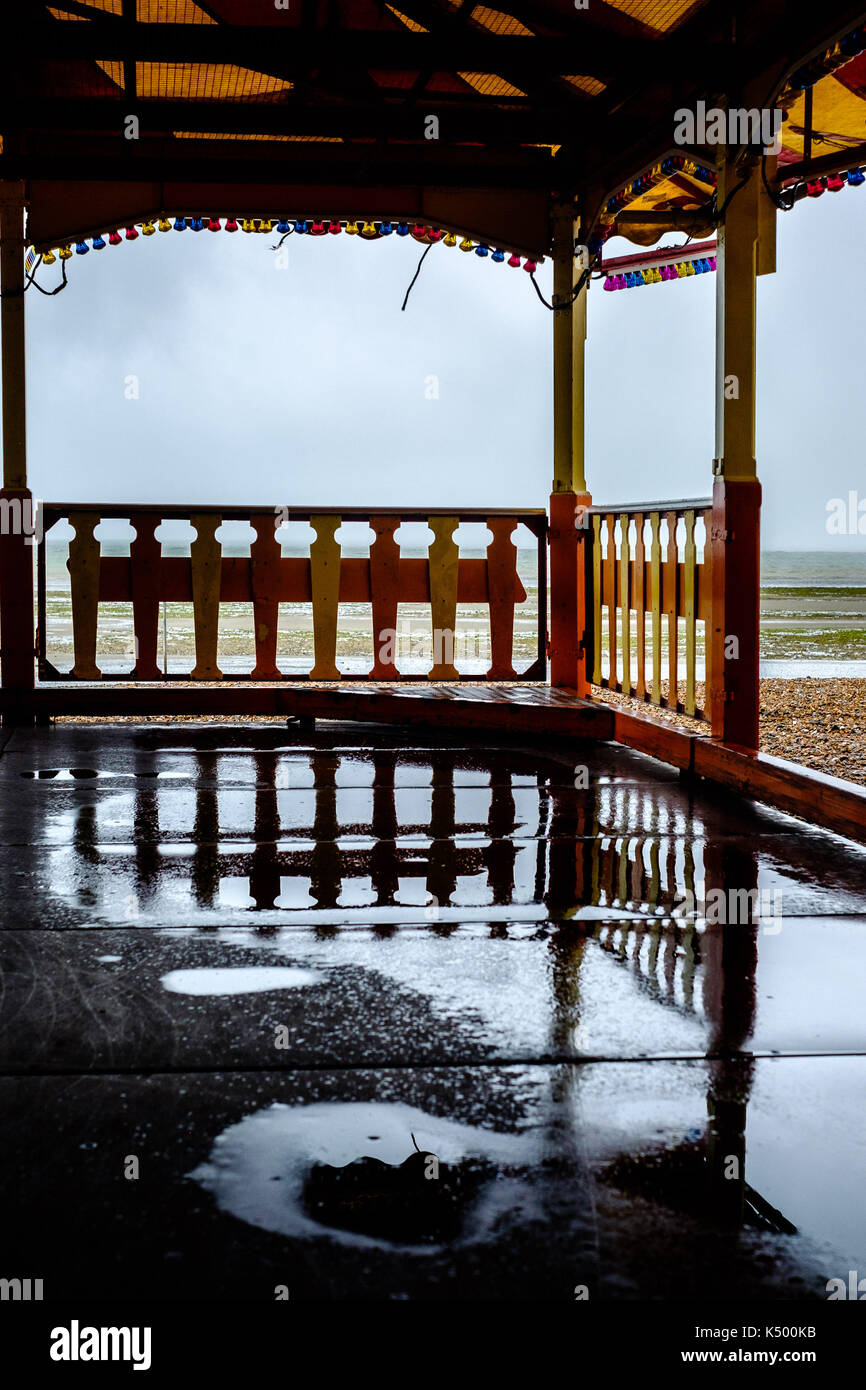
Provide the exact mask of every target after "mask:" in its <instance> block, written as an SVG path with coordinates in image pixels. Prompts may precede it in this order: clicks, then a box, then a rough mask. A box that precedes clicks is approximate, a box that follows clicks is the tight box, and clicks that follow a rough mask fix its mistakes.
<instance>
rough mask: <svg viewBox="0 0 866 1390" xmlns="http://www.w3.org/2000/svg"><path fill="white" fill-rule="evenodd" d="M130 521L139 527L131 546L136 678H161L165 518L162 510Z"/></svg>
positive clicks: (137, 514)
mask: <svg viewBox="0 0 866 1390" xmlns="http://www.w3.org/2000/svg"><path fill="white" fill-rule="evenodd" d="M130 520H131V525H132V527H133V529H134V530H135V539H134V540H133V541H132V543H131V545H130V547H129V578H130V587H131V589H132V626H133V631H134V633H135V662H134V664H133V672H132V673H133V675H134V676H135V678H136V680H157V679H158V678H159V676H161V675H162V671H161V670H160V667H159V664H158V662H157V644H158V640H159V601H160V572H161V571H160V559H161V557H162V544H161V542H160V541H159V540H158V539H157V536H156V534H155V533H156V528H157V527H158V526H159V524H160V522H161V520H162V518H161V517H160V515H159V513H158V512H135V513H134V514H133V516H132V517H131V519H130Z"/></svg>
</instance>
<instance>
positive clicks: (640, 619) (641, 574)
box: [634, 512, 646, 700]
mask: <svg viewBox="0 0 866 1390" xmlns="http://www.w3.org/2000/svg"><path fill="white" fill-rule="evenodd" d="M634 521H635V546H634V607H635V613H636V615H637V685H636V687H635V692H634V693H635V695H636V696H637V698H638V699H639V700H643V699H644V698H645V697H646V545H645V541H644V522H645V518H644V514H643V512H638V513H637V514H636V516H635V519H634Z"/></svg>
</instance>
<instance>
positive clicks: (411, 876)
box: [45, 749, 712, 930]
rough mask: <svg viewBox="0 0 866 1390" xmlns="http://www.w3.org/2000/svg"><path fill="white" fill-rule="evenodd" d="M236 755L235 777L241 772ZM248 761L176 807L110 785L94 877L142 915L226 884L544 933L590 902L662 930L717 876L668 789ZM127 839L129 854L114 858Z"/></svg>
mask: <svg viewBox="0 0 866 1390" xmlns="http://www.w3.org/2000/svg"><path fill="white" fill-rule="evenodd" d="M237 756H240V757H241V758H242V763H243V764H245V765H246V767H245V771H244V772H243V773H242V774H241V775H237V774H234V773H233V771H232V767H233V764H234V763H235V759H236V757H237ZM252 756H253V760H254V762H253V765H252V766H250V765H249V762H248V759H247V757H246V756H244V755H234V754H232V755H228V754H226V753H216V752H205V751H201V752H197V753H196V754H195V755H194V764H193V768H192V769H191V771H192V773H193V775H192V779H191V780H187V774H178V781H176V782H174V783H173V784H172V790H171V793H170V796H165V795H163V796H161V795H158V794H157V792H156V790H155V789H154V786H153V783H152V778H151V776H150V775H148V776H146V777H145V779H144V781H143V782H138V779H137V777H136V775H135V773H134V772H133V773H130V774H124V775H121V774H116V775H115V776H113V777H112V779H111V785H112V789H113V791H114V792H115V793H116V794H115V795H113V796H112V798H111V801H110V807H109V806H108V804H106V809H105V814H106V815H108V816H109V817H110V822H111V826H110V828H109V827H107V826H105V827H104V826H102V825H101V816H102V814H103V812H102V809H101V807H100V806H97V808H96V811H95V814H94V808H92V807H87V808H84V810H83V812H82V814H81V816H80V818H79V819H78V821H77V824H76V833H75V846H76V853H77V855H78V856H79V857H80V858H81V859H82V860H83V864H82V873H83V874H84V873H86V870H85V868H84V865H87V864H89V865H94V866H96V865H101V866H103V868H104V867H105V866H107V865H111V867H112V891H116V892H118V893H120V894H121V895H122V896H123V898H124V902H126V903H127V904H131V905H132V915H133V916H135V915H137V913H138V911H139V910H140V909H141V908H142V907H143V906H144V904H145V902H147V901H148V900H149V899H153V897H154V894H155V895H156V898H157V899H158V898H159V895H160V893H161V892H162V891H163V890H165V892H166V898H165V903H164V906H165V908H166V910H167V909H168V905H169V903H171V904H172V906H173V907H176V906H177V903H178V901H179V900H181V899H183V897H184V896H185V894H189V896H190V902H189V905H190V907H192V906H193V904H197V905H198V906H199V907H203V908H214V907H216V906H217V905H218V904H219V903H221V902H222V903H223V904H224V905H226V906H231V905H232V903H231V900H230V899H229V900H228V901H227V900H226V897H225V887H224V885H228V884H232V885H233V887H232V888H231V890H230V892H234V891H235V890H236V889H237V890H238V891H240V890H241V888H242V890H243V891H242V893H241V896H242V899H243V904H242V905H244V906H249V907H253V906H254V907H255V908H258V909H259V910H266V911H274V910H276V911H277V912H280V913H284V914H285V915H286V916H289V917H290V916H291V914H292V912H293V911H295V910H297V909H301V910H307V909H310V910H312V911H314V912H315V911H321V910H331V909H335V908H338V907H340V908H342V909H344V910H346V911H347V912H348V914H349V916H350V917H353V916H360V917H363V916H364V915H365V914H367V913H369V911H370V910H371V909H374V908H388V909H400V910H401V912H403V913H404V914H405V913H407V912H408V914H409V917H411V916H412V915H415V916H417V915H418V914H419V913H423V912H424V909H425V908H427V907H428V906H429V905H430V904H435V906H436V908H437V916H436V920H439V919H440V917H441V920H450V921H452V922H454V923H459V921H460V920H461V913H462V912H463V911H465V909H466V908H473V909H476V908H485V907H486V908H488V909H494V908H496V907H499V908H500V909H505V910H508V911H511V912H514V913H515V914H516V916H517V918H518V919H519V918H520V916H521V911H520V909H521V906H522V905H529V904H531V905H534V906H535V907H536V908H537V909H538V911H534V912H530V916H531V917H532V919H533V920H544V919H545V918H548V919H550V920H553V921H568V920H570V919H571V918H573V916H574V912H575V909H576V908H580V907H581V906H593V907H599V908H602V909H605V908H610V909H611V910H612V916H618V915H619V914H620V913H621V912H622V911H627V912H629V913H630V915H632V916H633V917H640V918H644V919H647V925H648V929H652V930H654V927H653V926H652V924H653V923H656V924H657V923H658V922H659V921H660V920H667V921H670V920H671V919H672V917H673V915H674V913H675V910H676V908H677V905H678V903H682V900H683V898H684V896H685V895H686V894H692V895H694V894H695V891H696V885H697V884H698V883H699V882H700V881H701V880H702V879H703V878H704V876H705V874H706V868H705V863H704V858H705V851H704V848H703V841H702V839H701V834H702V829H703V827H702V825H701V823H700V820H699V818H697V817H690V818H689V823H688V826H686V824H685V823H684V822H683V821H682V820H680V819H678V818H676V817H673V816H666V815H665V810H666V807H667V804H668V792H667V788H666V787H663V788H660V789H655V788H630V789H629V792H630V795H629V796H628V797H627V798H626V799H625V800H621V799H618V798H616V797H614V796H612V795H611V789H610V788H608V787H606V786H602V787H600V788H598V789H597V790H596V791H595V792H594V793H592V794H588V793H587V792H586V791H583V790H580V789H578V788H575V787H573V786H571V785H569V784H568V783H557V782H551V781H549V780H548V778H547V777H545V775H544V774H542V773H540V772H539V773H533V772H531V771H530V768H531V765H532V760H527V761H526V762H525V763H521V762H519V761H518V762H517V768H518V771H517V772H516V773H512V772H511V771H510V770H509V771H506V770H504V769H503V768H502V767H500V766H497V765H496V764H495V763H491V764H489V765H488V766H487V767H486V768H485V760H484V757H483V755H480V754H479V753H478V752H476V753H474V754H473V755H471V756H469V755H461V754H451V755H450V756H449V758H448V759H447V760H446V759H445V758H444V757H442V756H440V758H439V759H438V760H437V762H436V763H435V764H433V763H431V762H430V761H429V760H425V758H424V756H423V755H422V754H420V753H419V754H417V755H415V756H414V757H410V756H407V754H406V753H398V752H396V751H395V750H388V749H377V750H376V751H375V752H374V753H373V754H372V755H371V757H370V759H369V762H368V766H369V776H370V781H369V783H367V784H365V785H359V784H358V783H357V782H354V783H350V784H349V785H346V784H344V782H343V778H342V768H343V767H344V766H345V761H344V759H343V758H342V757H341V756H340V755H339V754H334V755H327V756H326V755H324V754H323V753H321V752H319V753H317V754H315V755H312V756H311V757H309V759H308V758H307V757H306V756H304V755H293V756H292V757H291V758H290V759H288V760H287V759H286V757H285V755H283V754H281V753H277V752H267V751H257V752H255V753H254V754H253V755H252ZM517 756H518V755H516V754H515V755H514V757H513V758H512V760H511V762H512V763H514V762H515V760H516V758H517ZM348 762H349V764H350V765H351V760H348ZM407 766H409V767H411V768H412V769H413V775H412V777H411V778H410V780H409V781H408V783H407V782H406V781H405V780H404V779H405V774H406V769H407ZM398 769H399V770H400V773H401V775H400V776H398V775H397V774H398ZM239 770H240V769H239ZM467 777H468V778H469V779H470V780H469V781H468V782H467V781H466V780H464V779H466V778H467ZM488 779H489V780H488ZM50 785H51V784H50V783H46V784H45V793H46V795H50V794H51V792H50ZM161 816H164V817H165V823H164V824H161V823H160V820H161ZM124 824H125V826H126V829H125V830H123V827H124ZM179 827H188V828H187V829H186V830H183V829H179ZM118 830H121V832H122V834H123V836H124V839H123V841H122V843H123V844H126V843H134V844H135V855H134V857H133V856H128V855H127V854H126V853H125V852H124V853H123V854H118V853H117V852H116V851H115V850H114V848H113V847H112V840H113V837H114V836H116V834H117V833H118ZM686 830H688V832H689V836H688V837H687V838H685V839H684V838H683V836H684V831H686ZM693 836H694V837H697V838H694V839H693V838H691V837H693ZM165 841H170V842H171V843H172V845H173V846H174V847H175V848H174V851H173V852H172V853H170V854H166V853H164V852H163V844H164V842H165ZM251 841H252V843H251ZM709 877H712V875H711V874H710V875H709ZM247 885H248V886H247ZM235 905H237V903H236V902H235ZM154 907H155V909H156V910H159V903H158V901H154ZM120 911H121V913H123V912H124V911H125V908H124V907H121V908H120ZM502 915H503V914H502V912H500V914H499V917H500V918H501V917H502ZM404 920H406V918H404Z"/></svg>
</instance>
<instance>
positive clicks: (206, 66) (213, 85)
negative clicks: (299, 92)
mask: <svg viewBox="0 0 866 1390" xmlns="http://www.w3.org/2000/svg"><path fill="white" fill-rule="evenodd" d="M135 82H136V90H137V92H138V95H139V96H140V97H141V98H143V99H145V100H146V99H147V98H148V97H153V98H159V99H160V100H162V101H262V100H268V99H269V98H270V99H274V98H276V97H279V96H280V95H281V93H283V92H290V91H291V90H292V83H291V82H286V81H284V80H283V78H280V77H271V76H269V75H268V74H267V73H263V72H252V71H251V70H250V69H249V68H239V67H235V66H234V64H231V63H136V65H135Z"/></svg>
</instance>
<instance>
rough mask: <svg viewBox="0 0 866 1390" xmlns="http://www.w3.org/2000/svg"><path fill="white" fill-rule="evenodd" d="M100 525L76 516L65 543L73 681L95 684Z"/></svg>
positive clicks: (89, 515)
mask: <svg viewBox="0 0 866 1390" xmlns="http://www.w3.org/2000/svg"><path fill="white" fill-rule="evenodd" d="M99 522H100V516H99V513H98V512H77V513H76V514H75V516H73V517H70V519H69V524H70V526H71V527H72V529H73V530H74V532H75V535H74V537H73V538H72V540H71V541H70V542H69V559H68V560H67V562H66V568H67V569H68V570H69V577H70V581H71V589H72V642H73V647H74V651H75V664H74V665H73V667H72V674H73V676H75V678H76V680H88V681H90V680H99V679H100V677H101V675H102V672H101V671H100V669H99V667H98V666H97V664H96V631H97V626H98V622H99V550H100V546H99V541H98V540H97V539H96V537H95V535H94V534H93V533H94V531H95V530H96V528H97V526H98V525H99Z"/></svg>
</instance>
